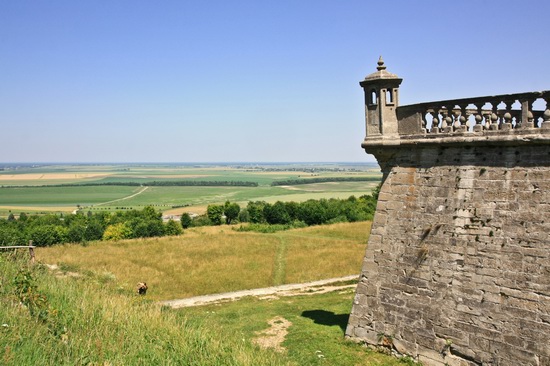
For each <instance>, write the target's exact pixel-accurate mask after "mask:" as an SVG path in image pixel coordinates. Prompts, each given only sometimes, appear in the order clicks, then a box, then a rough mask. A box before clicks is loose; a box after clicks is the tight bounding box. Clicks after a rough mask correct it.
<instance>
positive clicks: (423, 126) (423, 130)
mask: <svg viewBox="0 0 550 366" xmlns="http://www.w3.org/2000/svg"><path fill="white" fill-rule="evenodd" d="M420 117H421V118H420V123H421V125H420V133H421V134H425V133H426V127H428V120H426V111H424V113H421V116H420Z"/></svg>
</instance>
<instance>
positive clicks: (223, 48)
mask: <svg viewBox="0 0 550 366" xmlns="http://www.w3.org/2000/svg"><path fill="white" fill-rule="evenodd" d="M549 40H550V1H548V0H525V1H506V0H505V1H502V0H500V1H493V0H475V1H474V0H466V1H460V0H455V1H450V0H402V1H399V0H394V1H369V0H346V1H341V0H333V1H324V0H315V1H314V0H265V1H264V0H250V1H244V0H242V1H241V0H220V1H209V0H196V1H189V0H188V1H185V0H174V1H168V0H164V1H144V0H132V1H113V0H93V1H92V0H88V1H85V0H78V1H75V0H66V1H60V0H47V1H45V0H44V1H43V0H36V1H26V0H0V124H1V126H2V129H1V137H2V138H1V154H0V161H1V162H222V161H223V162H254V161H262V162H281V161H286V162H304V161H307V162H320V161H328V162H331V161H354V162H355V161H373V157H372V156H368V155H366V154H365V152H364V151H363V150H362V149H361V147H360V144H361V142H362V140H363V138H364V135H365V131H364V122H363V121H364V117H363V113H364V109H363V96H362V89H361V88H360V87H359V84H358V82H359V81H360V80H362V79H363V78H364V77H365V75H367V74H370V73H372V72H374V71H376V62H377V60H378V56H379V55H383V57H384V60H385V61H386V65H387V67H388V71H390V72H393V73H396V74H398V75H399V76H400V77H402V78H403V79H404V80H403V83H402V85H401V89H400V103H401V105H404V104H411V103H417V102H422V101H429V100H441V99H451V98H463V97H473V96H483V95H492V94H505V93H518V92H526V91H535V90H546V89H550V47H549Z"/></svg>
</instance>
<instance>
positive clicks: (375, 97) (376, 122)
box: [359, 56, 403, 138]
mask: <svg viewBox="0 0 550 366" xmlns="http://www.w3.org/2000/svg"><path fill="white" fill-rule="evenodd" d="M376 69H377V71H376V72H374V73H372V74H370V75H367V77H365V80H363V81H361V82H360V83H359V85H361V87H362V88H363V90H364V92H365V119H366V121H365V123H366V130H367V137H369V138H376V137H380V138H383V137H391V136H392V135H397V133H398V129H397V113H396V110H397V107H398V106H399V85H400V84H401V81H402V80H403V79H400V78H399V77H398V76H397V75H395V74H392V73H390V72H388V71H386V66H385V65H384V60H383V59H382V56H380V59H379V60H378V67H377V68H376Z"/></svg>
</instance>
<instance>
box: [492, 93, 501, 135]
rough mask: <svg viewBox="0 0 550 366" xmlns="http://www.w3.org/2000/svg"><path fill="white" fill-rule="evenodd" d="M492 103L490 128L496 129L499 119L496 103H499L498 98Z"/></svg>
mask: <svg viewBox="0 0 550 366" xmlns="http://www.w3.org/2000/svg"><path fill="white" fill-rule="evenodd" d="M491 104H492V105H493V113H491V126H490V129H491V130H498V125H499V120H498V105H499V104H500V101H499V100H495V101H494V102H492V103H491Z"/></svg>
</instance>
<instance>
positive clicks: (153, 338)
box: [0, 254, 289, 366]
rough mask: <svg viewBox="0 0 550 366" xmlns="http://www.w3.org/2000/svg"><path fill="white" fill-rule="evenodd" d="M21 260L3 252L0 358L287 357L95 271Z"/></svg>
mask: <svg viewBox="0 0 550 366" xmlns="http://www.w3.org/2000/svg"><path fill="white" fill-rule="evenodd" d="M26 259H27V258H25V260H26ZM25 267H27V265H26V264H24V262H23V261H22V260H14V259H13V258H8V257H7V256H6V255H4V254H2V255H0V280H1V282H2V286H1V288H0V364H2V365H14V366H16V365H17V366H21V365H23V366H26V365H29V366H30V365H33V366H34V365H56V366H57V365H220V366H221V365H285V364H289V363H288V362H287V361H285V360H284V359H282V358H281V357H280V356H279V355H276V354H274V353H273V352H268V351H258V349H257V348H256V347H254V346H253V345H252V344H250V343H246V342H242V341H239V340H238V339H235V338H222V337H219V335H218V332H217V331H216V330H215V329H208V328H207V327H204V326H201V325H199V324H196V323H195V324H191V323H190V322H188V321H187V320H186V318H185V317H179V316H178V315H177V314H174V313H172V312H167V311H162V309H161V308H160V307H159V306H158V305H156V304H154V303H153V302H150V301H147V300H144V299H143V298H138V297H137V295H135V296H129V295H128V294H117V293H116V291H115V288H114V286H113V285H111V284H106V283H105V282H103V281H102V280H101V279H100V278H97V277H89V276H82V277H61V278H59V277H54V276H53V275H51V274H50V273H48V270H47V269H45V268H44V267H41V266H34V267H33V268H30V270H29V272H25V270H24V272H23V273H22V272H20V269H21V268H25ZM22 278H26V280H25V279H23V280H21V279H22ZM14 279H19V280H21V281H19V283H18V284H15V283H14ZM29 284H30V286H29Z"/></svg>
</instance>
